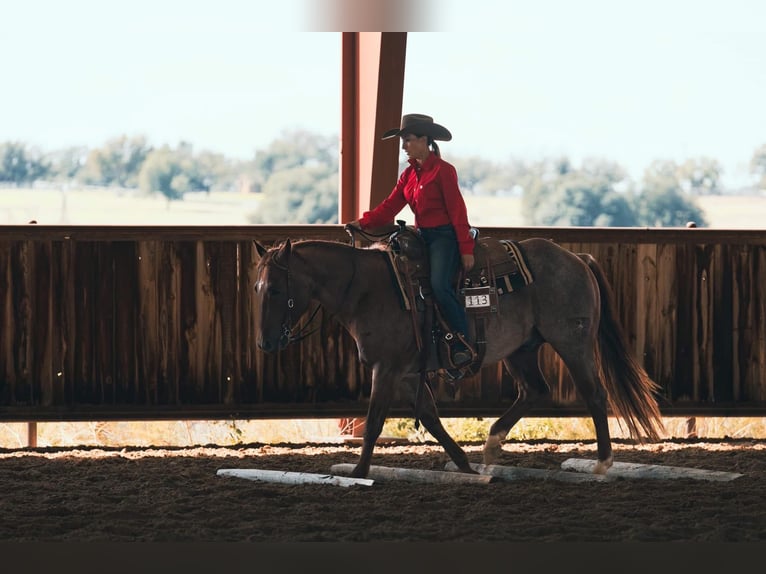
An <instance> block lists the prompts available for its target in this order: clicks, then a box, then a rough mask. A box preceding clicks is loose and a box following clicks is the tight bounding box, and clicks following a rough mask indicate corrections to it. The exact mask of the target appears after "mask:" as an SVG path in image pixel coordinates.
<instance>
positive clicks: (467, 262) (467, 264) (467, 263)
mask: <svg viewBox="0 0 766 574" xmlns="http://www.w3.org/2000/svg"><path fill="white" fill-rule="evenodd" d="M460 258H461V259H462V261H463V269H465V271H466V273H467V272H468V271H470V270H471V269H473V264H474V260H473V254H472V253H466V254H465V255H461V256H460Z"/></svg>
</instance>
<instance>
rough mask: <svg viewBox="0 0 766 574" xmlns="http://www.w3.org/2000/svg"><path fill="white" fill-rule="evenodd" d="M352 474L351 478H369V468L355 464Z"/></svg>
mask: <svg viewBox="0 0 766 574" xmlns="http://www.w3.org/2000/svg"><path fill="white" fill-rule="evenodd" d="M350 476H351V478H367V470H365V469H363V468H360V467H358V466H355V467H354V470H352V471H351V474H350Z"/></svg>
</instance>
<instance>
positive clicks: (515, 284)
mask: <svg viewBox="0 0 766 574" xmlns="http://www.w3.org/2000/svg"><path fill="white" fill-rule="evenodd" d="M397 224H398V226H399V227H398V229H396V230H395V231H394V232H393V233H392V234H391V235H390V236H389V238H388V240H387V245H386V252H387V253H388V255H389V261H390V264H391V268H392V270H393V275H394V280H395V282H396V284H397V286H398V291H399V294H400V301H401V303H402V306H403V308H405V309H408V310H410V311H411V312H412V314H413V322H414V326H415V334H416V338H417V340H418V347H419V348H420V350H421V353H423V354H424V355H425V354H426V353H427V350H428V349H427V348H425V346H424V345H423V340H424V339H425V340H429V336H430V338H431V340H434V341H437V342H438V344H437V346H436V351H437V353H436V354H437V355H438V357H439V363H440V364H442V365H444V366H446V368H447V371H448V372H449V373H453V374H455V371H457V374H458V376H455V377H454V378H461V377H463V376H466V375H474V374H476V373H477V372H478V370H479V368H480V367H481V363H482V361H483V359H484V352H485V349H486V337H485V329H484V320H485V319H486V317H488V316H490V315H492V314H494V313H498V311H499V309H498V296H501V295H503V294H505V293H509V292H511V291H514V290H518V289H520V288H521V287H523V286H524V285H527V284H529V283H531V282H532V280H533V278H532V274H531V273H530V271H529V269H528V267H527V265H526V263H525V262H524V258H523V256H522V253H521V250H520V249H519V247H518V245H517V244H516V242H513V241H508V240H498V239H493V238H490V237H486V238H479V230H478V229H476V228H472V229H471V234H472V236H473V237H474V240H475V243H474V260H475V264H474V267H473V269H471V271H470V272H469V273H468V274H464V273H463V272H462V271H461V273H460V274H459V275H458V276H457V277H456V278H455V281H454V288H455V289H456V290H457V291H458V294H459V298H461V299H462V300H463V301H464V305H465V309H466V314H467V316H468V318H469V321H470V320H471V319H472V318H473V321H474V327H475V331H476V349H475V353H473V360H472V361H471V363H470V364H468V365H466V366H462V367H456V365H455V364H454V363H453V362H452V360H451V348H452V346H453V345H454V344H456V343H458V342H462V343H465V341H459V340H458V339H457V338H456V337H455V334H454V333H451V332H450V330H449V328H448V327H447V323H446V321H445V320H444V318H443V317H442V315H441V313H440V311H439V309H438V306H436V305H434V302H433V297H432V293H431V286H430V274H429V265H428V247H427V246H426V244H425V242H424V241H423V238H422V237H421V236H420V234H419V233H418V231H417V230H416V229H415V228H414V227H412V226H407V225H405V222H404V221H401V220H397ZM420 312H424V313H425V319H424V321H423V325H422V330H421V329H420V328H419V320H418V313H420Z"/></svg>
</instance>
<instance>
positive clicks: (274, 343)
mask: <svg viewBox="0 0 766 574" xmlns="http://www.w3.org/2000/svg"><path fill="white" fill-rule="evenodd" d="M288 342H289V339H288V338H287V337H285V336H284V335H282V336H281V337H279V338H278V339H267V338H265V337H259V338H258V341H257V344H258V348H259V349H260V350H261V351H264V352H265V353H273V352H275V351H281V350H282V349H284V348H285V347H287V343H288Z"/></svg>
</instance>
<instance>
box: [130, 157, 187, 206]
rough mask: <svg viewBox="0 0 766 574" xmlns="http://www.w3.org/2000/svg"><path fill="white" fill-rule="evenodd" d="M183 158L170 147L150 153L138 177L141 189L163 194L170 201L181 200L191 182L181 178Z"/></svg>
mask: <svg viewBox="0 0 766 574" xmlns="http://www.w3.org/2000/svg"><path fill="white" fill-rule="evenodd" d="M183 156H184V154H183V152H181V153H179V152H178V151H176V150H172V149H170V147H168V146H163V147H161V148H160V149H155V150H152V151H151V152H149V155H147V157H146V160H144V162H143V165H142V167H141V171H140V173H139V175H138V185H139V188H140V189H141V190H142V191H144V192H145V193H161V194H162V195H164V196H165V197H166V198H167V199H168V201H170V200H174V199H181V197H183V193H184V191H187V190H186V189H185V188H186V187H187V186H188V181H189V180H188V178H186V177H181V176H182V175H183V165H182V164H183Z"/></svg>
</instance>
